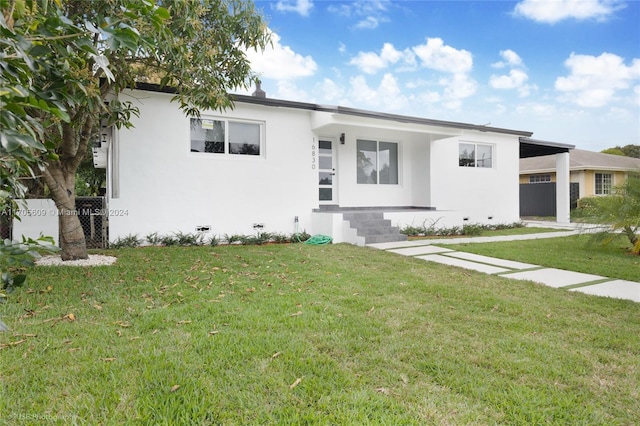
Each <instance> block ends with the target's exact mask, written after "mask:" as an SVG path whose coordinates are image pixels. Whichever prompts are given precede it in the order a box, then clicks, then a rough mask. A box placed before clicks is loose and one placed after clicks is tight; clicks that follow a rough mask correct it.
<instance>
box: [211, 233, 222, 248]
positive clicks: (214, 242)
mask: <svg viewBox="0 0 640 426" xmlns="http://www.w3.org/2000/svg"><path fill="white" fill-rule="evenodd" d="M218 244H220V239H219V238H218V237H217V236H215V235H213V236H211V238H210V239H209V245H210V246H211V247H215V246H217V245H218Z"/></svg>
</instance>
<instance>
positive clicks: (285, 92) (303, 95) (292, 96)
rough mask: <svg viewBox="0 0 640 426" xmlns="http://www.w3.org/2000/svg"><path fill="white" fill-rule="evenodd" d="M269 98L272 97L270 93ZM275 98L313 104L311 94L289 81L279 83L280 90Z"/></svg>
mask: <svg viewBox="0 0 640 426" xmlns="http://www.w3.org/2000/svg"><path fill="white" fill-rule="evenodd" d="M267 96H269V97H271V95H270V94H269V93H267ZM273 97H274V98H277V99H288V100H292V101H301V102H312V100H310V98H309V94H308V93H307V92H306V91H305V90H303V89H300V88H299V87H298V86H296V84H295V83H294V82H292V81H288V80H282V81H278V89H277V92H276V94H275V95H274V96H273Z"/></svg>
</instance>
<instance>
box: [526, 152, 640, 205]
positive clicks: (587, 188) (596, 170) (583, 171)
mask: <svg viewBox="0 0 640 426" xmlns="http://www.w3.org/2000/svg"><path fill="white" fill-rule="evenodd" d="M569 156H570V165H569V172H570V173H569V174H570V178H569V180H570V182H571V183H578V184H579V186H580V193H579V198H583V197H590V196H594V195H607V194H610V193H611V189H612V188H613V187H614V186H615V185H618V184H620V183H622V182H623V181H624V180H625V179H626V178H627V176H628V174H629V172H633V171H640V158H632V157H623V156H621V155H612V154H603V153H600V152H593V151H585V150H582V149H571V150H569ZM555 181H556V158H555V155H545V156H542V157H531V158H522V159H520V183H521V184H527V183H545V182H555Z"/></svg>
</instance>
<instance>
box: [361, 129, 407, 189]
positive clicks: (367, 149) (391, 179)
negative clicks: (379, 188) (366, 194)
mask: <svg viewBox="0 0 640 426" xmlns="http://www.w3.org/2000/svg"><path fill="white" fill-rule="evenodd" d="M356 145H357V160H356V161H357V171H358V178H357V181H358V183H359V184H374V185H375V184H379V185H397V184H398V144H397V143H394V142H381V141H373V140H364V139H358V141H357V144H356Z"/></svg>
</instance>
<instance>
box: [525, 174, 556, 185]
mask: <svg viewBox="0 0 640 426" xmlns="http://www.w3.org/2000/svg"><path fill="white" fill-rule="evenodd" d="M547 182H551V175H531V176H529V183H547Z"/></svg>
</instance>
